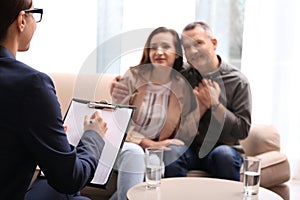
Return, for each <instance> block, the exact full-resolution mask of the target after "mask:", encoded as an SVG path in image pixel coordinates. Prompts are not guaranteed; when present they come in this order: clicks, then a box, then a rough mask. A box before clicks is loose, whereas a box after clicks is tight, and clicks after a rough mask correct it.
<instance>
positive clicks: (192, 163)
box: [164, 145, 243, 181]
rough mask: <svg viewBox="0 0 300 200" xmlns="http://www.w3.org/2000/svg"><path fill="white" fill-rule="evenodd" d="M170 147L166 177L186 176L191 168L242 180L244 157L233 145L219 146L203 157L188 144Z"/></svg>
mask: <svg viewBox="0 0 300 200" xmlns="http://www.w3.org/2000/svg"><path fill="white" fill-rule="evenodd" d="M170 147H171V149H172V150H171V151H166V152H165V153H164V159H165V163H167V164H166V168H165V170H166V171H165V177H185V176H187V172H188V171H189V170H202V171H205V172H207V173H209V174H210V175H211V176H212V177H214V178H221V179H228V180H235V181H240V168H241V166H242V163H243V158H242V156H241V155H240V153H239V152H237V151H236V150H235V149H234V148H232V147H231V146H228V145H220V146H217V147H215V148H213V149H212V151H211V152H209V153H208V154H207V155H206V156H205V157H204V158H202V159H200V158H199V157H198V153H196V152H195V151H193V150H192V149H190V148H187V147H186V146H170ZM174 160H175V161H174Z"/></svg>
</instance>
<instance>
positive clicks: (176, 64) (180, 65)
mask: <svg viewBox="0 0 300 200" xmlns="http://www.w3.org/2000/svg"><path fill="white" fill-rule="evenodd" d="M159 33H171V34H172V35H173V37H174V46H175V50H176V54H177V55H178V57H177V58H176V59H175V62H174V66H172V67H173V69H175V70H177V71H179V72H180V71H181V70H183V57H182V56H183V51H182V46H181V41H180V38H179V35H178V33H177V32H176V31H175V30H174V29H169V28H166V27H158V28H156V29H154V30H153V31H152V32H151V33H150V35H149V36H148V38H147V41H146V44H145V46H144V50H143V56H142V59H141V61H140V64H139V65H145V64H149V63H151V61H150V56H149V52H150V42H151V40H152V38H153V37H154V36H155V35H157V34H159Z"/></svg>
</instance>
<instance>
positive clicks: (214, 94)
mask: <svg viewBox="0 0 300 200" xmlns="http://www.w3.org/2000/svg"><path fill="white" fill-rule="evenodd" d="M194 94H195V96H196V97H197V100H198V105H199V108H200V116H202V115H203V114H204V113H205V112H206V110H207V109H209V108H210V107H211V105H214V104H217V103H218V102H219V97H220V94H221V89H220V87H219V84H218V83H217V82H215V81H212V80H208V79H203V80H202V82H201V83H200V84H199V86H198V87H196V88H195V89H194Z"/></svg>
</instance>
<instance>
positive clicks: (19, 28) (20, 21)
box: [17, 11, 26, 32]
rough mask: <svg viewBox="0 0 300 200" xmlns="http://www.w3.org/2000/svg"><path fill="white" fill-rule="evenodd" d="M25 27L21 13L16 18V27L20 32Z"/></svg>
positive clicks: (23, 15)
mask: <svg viewBox="0 0 300 200" xmlns="http://www.w3.org/2000/svg"><path fill="white" fill-rule="evenodd" d="M25 26H26V20H25V12H24V11H21V12H20V13H19V15H18V17H17V27H18V30H19V31H20V32H23V31H24V29H25Z"/></svg>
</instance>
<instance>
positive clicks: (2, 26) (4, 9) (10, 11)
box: [0, 0, 32, 42]
mask: <svg viewBox="0 0 300 200" xmlns="http://www.w3.org/2000/svg"><path fill="white" fill-rule="evenodd" d="M31 6H32V0H1V1H0V22H1V23H0V42H2V41H3V40H4V39H5V38H6V34H7V30H8V28H9V26H10V25H11V24H12V23H13V22H14V21H15V19H16V18H17V17H18V15H19V13H20V11H22V10H26V9H29V8H30V7H31Z"/></svg>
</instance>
